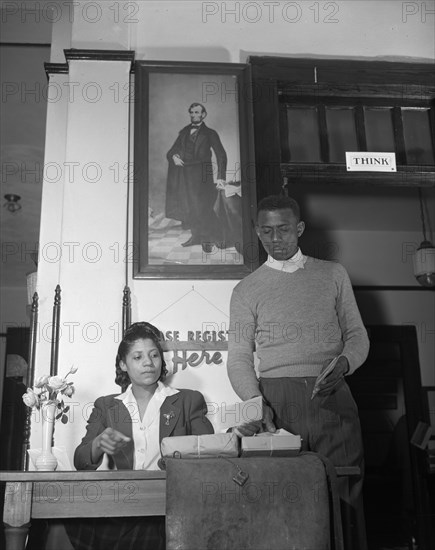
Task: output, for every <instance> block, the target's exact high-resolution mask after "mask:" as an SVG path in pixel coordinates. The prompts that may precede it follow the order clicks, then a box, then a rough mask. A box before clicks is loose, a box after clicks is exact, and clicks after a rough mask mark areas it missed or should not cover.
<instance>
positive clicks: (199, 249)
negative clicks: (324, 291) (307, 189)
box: [133, 61, 258, 279]
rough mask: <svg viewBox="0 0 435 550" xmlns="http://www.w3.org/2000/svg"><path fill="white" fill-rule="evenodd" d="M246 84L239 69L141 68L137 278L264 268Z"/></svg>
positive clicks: (229, 275) (195, 65) (225, 274)
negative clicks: (260, 261)
mask: <svg viewBox="0 0 435 550" xmlns="http://www.w3.org/2000/svg"><path fill="white" fill-rule="evenodd" d="M250 83H251V79H250V68H249V66H248V65H243V64H237V63H202V62H192V63H186V62H161V61H137V62H136V63H135V101H134V106H135V113H134V126H135V131H134V220H133V249H134V251H135V254H134V259H133V277H134V278H135V279H145V278H163V279H175V278H176V279H239V278H243V277H244V276H245V275H247V274H249V273H250V272H252V271H253V270H254V269H255V268H256V267H258V239H257V236H256V233H255V216H256V192H255V188H256V187H255V164H254V156H253V131H252V127H253V123H252V116H251V111H252V101H251V100H250V98H251V97H252V96H251V84H250ZM195 111H196V112H195ZM191 122H193V123H198V122H199V124H200V126H199V127H198V128H199V129H198V128H196V127H193V126H191V124H190V123H191ZM180 159H181V161H182V162H179V160H180ZM195 214H196V215H195Z"/></svg>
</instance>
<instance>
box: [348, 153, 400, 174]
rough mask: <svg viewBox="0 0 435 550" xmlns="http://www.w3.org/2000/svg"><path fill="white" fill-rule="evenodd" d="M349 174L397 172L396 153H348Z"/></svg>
mask: <svg viewBox="0 0 435 550" xmlns="http://www.w3.org/2000/svg"><path fill="white" fill-rule="evenodd" d="M346 168H347V171H348V172H397V170H396V154H395V153H366V152H364V151H360V152H358V153H348V152H346Z"/></svg>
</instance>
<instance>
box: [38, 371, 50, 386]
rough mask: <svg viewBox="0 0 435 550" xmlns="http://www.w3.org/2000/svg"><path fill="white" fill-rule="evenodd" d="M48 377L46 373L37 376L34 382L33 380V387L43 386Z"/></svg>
mask: <svg viewBox="0 0 435 550" xmlns="http://www.w3.org/2000/svg"><path fill="white" fill-rule="evenodd" d="M49 378H50V377H49V376H48V374H44V375H43V376H39V378H37V380H36V382H35V388H42V387H43V386H45V385H46V384H47V382H48V379H49Z"/></svg>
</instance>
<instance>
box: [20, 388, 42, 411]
mask: <svg viewBox="0 0 435 550" xmlns="http://www.w3.org/2000/svg"><path fill="white" fill-rule="evenodd" d="M23 401H24V404H25V405H27V406H28V407H35V406H37V405H38V403H39V400H38V396H37V395H36V394H35V392H34V391H33V390H32V388H27V392H26V393H25V394H24V395H23Z"/></svg>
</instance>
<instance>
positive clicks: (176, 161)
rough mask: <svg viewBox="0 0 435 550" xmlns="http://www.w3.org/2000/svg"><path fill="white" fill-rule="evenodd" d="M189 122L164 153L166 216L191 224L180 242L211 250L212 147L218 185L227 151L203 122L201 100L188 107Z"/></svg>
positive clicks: (213, 234) (214, 223)
mask: <svg viewBox="0 0 435 550" xmlns="http://www.w3.org/2000/svg"><path fill="white" fill-rule="evenodd" d="M188 111H189V115H190V120H191V124H189V125H188V126H185V127H184V128H183V129H182V130H181V131H180V133H179V134H178V137H177V139H176V140H175V143H174V145H173V146H172V147H171V148H170V149H169V151H168V153H167V155H166V156H167V159H168V162H169V168H168V182H167V190H166V217H167V218H172V219H175V220H180V221H181V222H182V224H183V227H184V228H190V230H191V233H192V235H191V237H190V239H189V240H187V241H186V242H184V243H182V245H181V246H193V245H196V244H200V245H202V249H203V250H204V252H211V251H212V247H213V242H214V241H215V240H217V239H218V223H217V218H216V215H215V213H214V211H213V206H214V203H215V200H216V197H217V189H216V185H215V183H214V180H213V164H212V150H213V151H214V154H215V156H216V163H217V185H218V186H219V187H223V185H224V183H225V178H226V169H227V155H226V152H225V149H224V148H223V145H222V143H221V140H220V138H219V136H218V134H217V132H215V130H212V129H211V128H209V127H208V126H206V125H205V123H204V119H205V117H206V116H207V111H206V110H205V107H204V105H201V103H192V105H191V106H190V107H189V109H188Z"/></svg>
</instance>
